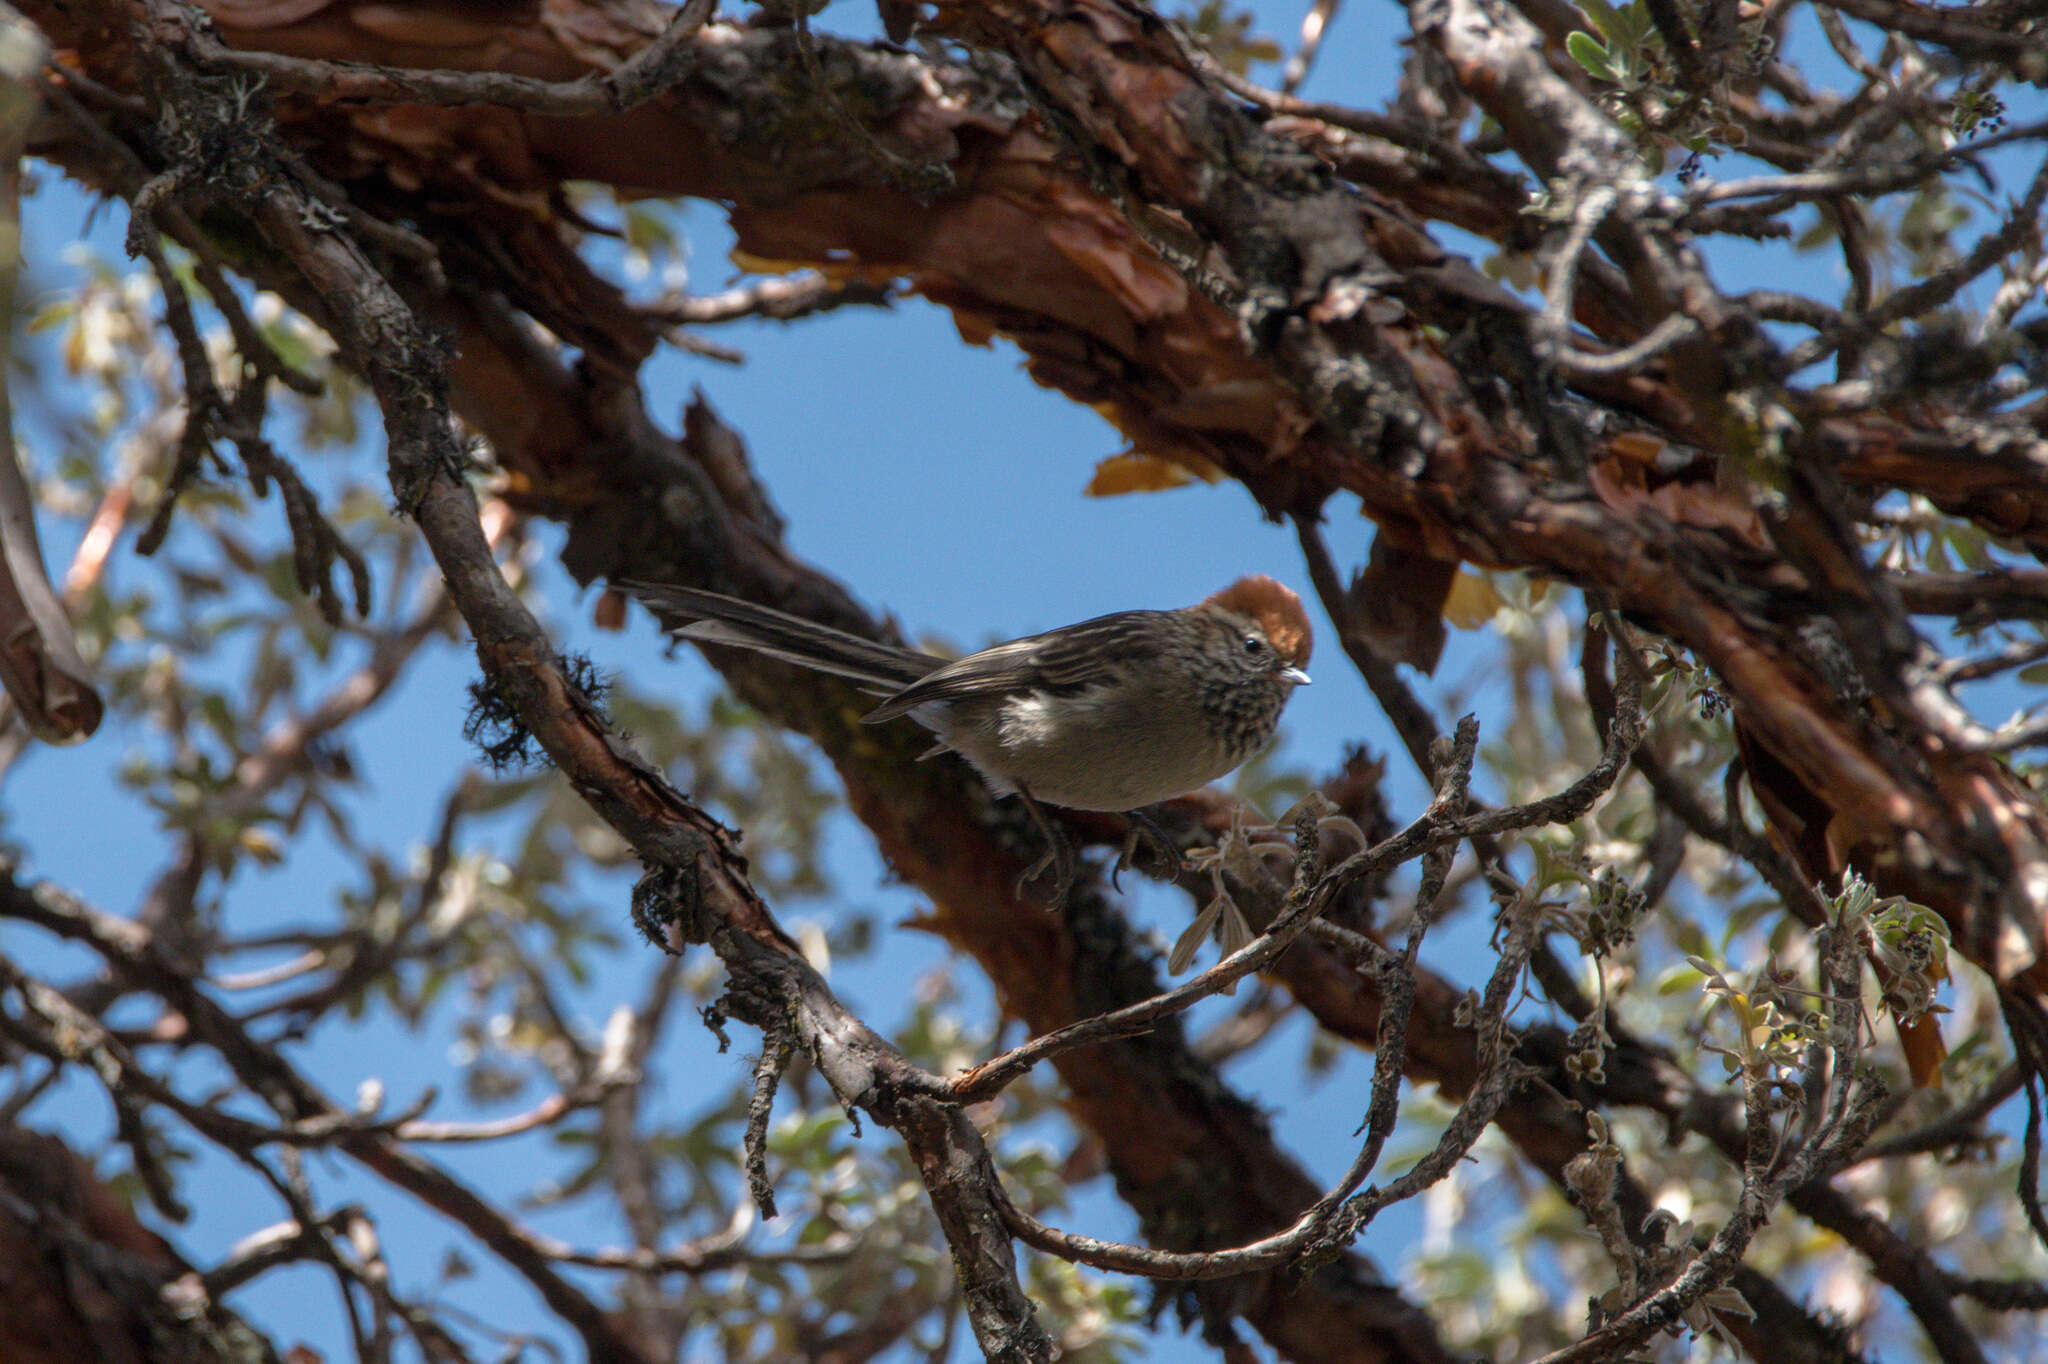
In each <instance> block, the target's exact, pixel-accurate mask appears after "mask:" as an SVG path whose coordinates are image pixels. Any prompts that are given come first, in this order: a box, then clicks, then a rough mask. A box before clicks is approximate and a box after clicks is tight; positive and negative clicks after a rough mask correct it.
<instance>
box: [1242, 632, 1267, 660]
mask: <svg viewBox="0 0 2048 1364" xmlns="http://www.w3.org/2000/svg"><path fill="white" fill-rule="evenodd" d="M1244 651H1245V652H1246V653H1247V654H1249V655H1251V656H1252V657H1253V658H1257V657H1258V656H1259V655H1260V654H1262V653H1264V652H1266V641H1265V640H1263V639H1260V638H1259V637H1258V636H1257V635H1246V636H1245V637H1244Z"/></svg>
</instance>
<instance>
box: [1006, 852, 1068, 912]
mask: <svg viewBox="0 0 2048 1364" xmlns="http://www.w3.org/2000/svg"><path fill="white" fill-rule="evenodd" d="M1047 871H1051V872H1052V874H1053V879H1052V894H1051V895H1049V896H1047V897H1046V907H1047V908H1048V909H1058V908H1059V907H1060V906H1061V905H1063V904H1065V903H1066V901H1067V892H1068V891H1070V890H1072V889H1073V888H1074V880H1075V875H1074V859H1073V854H1072V853H1071V852H1070V851H1069V850H1068V849H1067V847H1066V845H1065V844H1064V843H1059V842H1055V843H1054V844H1053V846H1052V847H1050V848H1048V849H1047V850H1046V852H1045V855H1044V856H1042V857H1040V858H1039V859H1038V860H1037V861H1036V862H1033V863H1032V864H1031V865H1030V866H1028V867H1026V868H1024V870H1023V872H1022V874H1020V875H1019V876H1018V877H1017V882H1016V885H1015V886H1014V887H1013V889H1014V891H1015V892H1016V896H1017V898H1018V899H1020V900H1022V899H1024V898H1026V892H1025V889H1024V888H1025V887H1026V886H1028V885H1030V884H1031V883H1032V882H1033V881H1036V880H1037V879H1038V878H1039V877H1041V876H1043V875H1044V874H1045V873H1046V872H1047Z"/></svg>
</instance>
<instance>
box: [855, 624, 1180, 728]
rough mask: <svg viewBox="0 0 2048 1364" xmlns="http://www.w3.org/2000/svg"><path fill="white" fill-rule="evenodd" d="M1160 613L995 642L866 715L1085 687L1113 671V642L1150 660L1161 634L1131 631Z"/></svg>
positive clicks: (874, 720) (873, 719) (873, 720)
mask: <svg viewBox="0 0 2048 1364" xmlns="http://www.w3.org/2000/svg"><path fill="white" fill-rule="evenodd" d="M1159 614H1160V613H1159V612H1157V611H1119V612H1117V613H1116V614H1114V615H1108V616H1098V617H1096V618H1095V619H1094V620H1088V621H1082V622H1081V623H1080V624H1079V625H1071V626H1068V627H1067V628H1065V629H1063V630H1054V631H1052V632H1050V633H1048V634H1043V635H1027V636H1025V637H1024V638H1023V639H1013V640H1011V641H1010V642H1009V643H1007V644H997V645H994V646H992V647H990V648H987V649H983V650H982V651H981V652H980V653H975V654H969V655H968V656H967V657H965V658H962V659H956V660H955V661H954V662H951V663H948V664H946V665H944V666H943V667H940V668H938V669H935V670H934V671H932V672H930V673H928V674H926V675H925V676H924V677H921V678H919V679H918V680H917V681H916V682H914V683H912V684H911V685H910V686H907V687H905V688H904V689H903V690H902V691H899V692H897V693H896V694H895V695H894V696H891V697H890V698H889V699H888V700H887V701H884V702H883V703H882V704H881V705H879V706H877V707H875V708H874V709H873V710H871V711H869V712H868V713H867V715H866V716H865V717H864V718H865V719H866V720H867V722H868V723H869V724H880V723H881V722H882V721H884V720H893V719H895V718H896V717H897V716H899V715H907V714H909V713H910V712H911V711H913V710H916V709H917V708H918V707H919V706H922V705H926V704H928V703H931V702H935V701H959V700H964V699H966V698H968V697H971V696H986V695H988V694H990V693H992V692H1000V691H1008V690H1011V689H1013V688H1014V689H1018V690H1025V691H1049V692H1054V693H1058V692H1074V691H1081V690H1084V689H1085V688H1088V687H1091V686H1094V685H1095V684H1097V683H1099V682H1101V681H1103V680H1104V679H1105V678H1106V677H1107V676H1108V675H1109V668H1108V666H1107V665H1106V664H1105V663H1104V662H1103V658H1104V655H1105V652H1106V651H1107V650H1108V649H1110V648H1111V647H1112V646H1113V647H1114V648H1115V649H1116V651H1117V652H1118V653H1119V654H1120V655H1122V656H1124V657H1129V656H1130V655H1131V654H1132V653H1133V651H1136V652H1138V653H1140V654H1141V655H1142V656H1143V658H1144V659H1147V660H1149V659H1150V658H1151V656H1152V655H1153V654H1155V653H1156V652H1157V644H1156V642H1155V641H1156V638H1157V635H1156V632H1153V631H1138V630H1132V629H1131V626H1132V625H1134V624H1136V623H1137V622H1138V621H1140V620H1142V619H1144V618H1145V617H1148V616H1156V615H1159Z"/></svg>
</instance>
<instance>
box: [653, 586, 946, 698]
mask: <svg viewBox="0 0 2048 1364" xmlns="http://www.w3.org/2000/svg"><path fill="white" fill-rule="evenodd" d="M613 583H614V585H616V586H618V587H622V588H624V589H626V591H628V592H631V593H632V594H633V595H634V596H636V597H638V598H639V599H640V600H641V601H642V602H643V603H645V604H646V606H647V608H648V609H649V610H650V611H652V612H654V614H655V616H656V617H657V618H658V619H659V620H660V621H661V623H662V625H663V626H664V627H665V628H666V629H667V630H668V631H669V632H670V633H671V634H674V635H676V636H678V637H679V638H682V639H692V640H697V641H700V642H701V643H705V644H724V645H728V646H730V647H732V648H736V649H752V650H753V651H754V652H755V653H760V654H766V655H768V656H769V657H770V658H779V659H781V660H782V661H783V662H785V663H795V664H797V665H798V666H800V667H805V668H811V669H814V670H816V671H818V672H824V673H832V674H834V675H836V676H839V677H845V678H850V679H852V680H853V681H855V682H860V683H863V684H865V685H866V686H868V687H869V688H871V689H873V690H874V691H875V692H876V694H877V695H882V696H889V695H893V694H894V693H896V692H898V691H901V690H902V689H903V688H904V687H907V686H909V685H910V684H911V683H913V682H915V681H917V680H918V679H919V678H921V677H923V676H924V675H925V674H926V673H929V672H930V671H932V669H934V668H937V667H939V666H940V665H941V664H943V663H944V662H945V660H944V659H942V658H935V657H933V656H932V655H930V654H926V653H919V652H918V651H917V650H915V649H904V648H898V647H896V646H894V645H889V644H877V643H876V642H875V641H873V640H871V639H862V638H861V637H860V636H859V635H850V634H848V633H846V632H845V631H844V630H835V629H833V628H832V627H831V626H829V625H819V624H818V623H817V622H815V621H808V620H805V619H803V618H802V617H801V616H792V615H789V614H788V613H786V612H783V611H776V610H773V609H772V608H770V607H766V606H756V605H755V604H754V603H752V602H750V601H741V600H740V599H739V598H738V597H727V596H724V595H721V594H720V593H717V592H700V591H698V590H697V589H695V588H691V587H670V586H668V585H666V584H663V583H648V582H639V581H636V580H633V579H630V578H616V579H613Z"/></svg>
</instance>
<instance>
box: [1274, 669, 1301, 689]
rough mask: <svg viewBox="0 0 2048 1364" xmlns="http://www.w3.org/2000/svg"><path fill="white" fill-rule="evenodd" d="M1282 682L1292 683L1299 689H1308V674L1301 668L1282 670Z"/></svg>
mask: <svg viewBox="0 0 2048 1364" xmlns="http://www.w3.org/2000/svg"><path fill="white" fill-rule="evenodd" d="M1280 680H1281V681H1282V682H1288V683H1292V684H1293V685H1295V686H1297V687H1306V686H1307V685H1308V674H1307V673H1305V672H1303V671H1302V670H1301V669H1299V668H1282V669H1281V670H1280Z"/></svg>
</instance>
